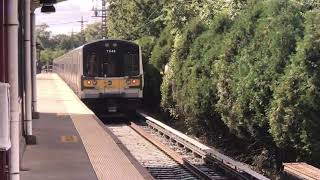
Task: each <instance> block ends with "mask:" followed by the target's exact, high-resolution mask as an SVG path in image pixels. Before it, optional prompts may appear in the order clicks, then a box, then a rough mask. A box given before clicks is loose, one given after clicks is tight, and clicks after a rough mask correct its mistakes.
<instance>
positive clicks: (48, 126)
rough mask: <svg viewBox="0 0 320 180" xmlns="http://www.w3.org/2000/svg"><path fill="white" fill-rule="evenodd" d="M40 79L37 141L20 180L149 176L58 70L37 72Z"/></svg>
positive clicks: (25, 160)
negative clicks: (60, 76) (57, 73)
mask: <svg viewBox="0 0 320 180" xmlns="http://www.w3.org/2000/svg"><path fill="white" fill-rule="evenodd" d="M37 84H38V89H37V91H38V111H39V113H40V119H39V120H34V121H33V129H34V130H33V133H34V135H36V137H37V141H38V143H37V145H34V146H27V150H26V152H25V154H24V158H23V162H22V167H23V168H25V169H30V170H29V171H25V172H21V179H22V180H51V179H52V180H53V179H54V180H58V179H66V180H73V179H75V180H82V179H83V180H90V179H99V180H109V179H117V180H118V179H128V180H129V179H130V180H134V179H137V180H138V179H145V178H146V179H150V174H148V173H146V170H145V169H144V168H142V166H140V165H139V164H137V163H136V162H135V160H133V159H132V157H130V156H129V158H128V157H127V155H126V154H125V153H124V152H123V151H122V150H121V149H123V147H122V148H121V146H120V147H119V146H118V145H117V143H118V142H115V140H114V139H113V138H112V136H111V135H110V134H109V133H108V130H107V129H105V127H104V126H103V124H101V123H100V122H99V121H98V120H97V118H96V116H95V115H94V114H93V113H92V112H91V111H90V110H89V109H88V108H87V107H86V106H85V105H84V104H83V103H82V102H81V101H80V100H79V99H78V98H77V96H76V95H75V94H74V93H73V92H72V91H71V89H70V88H69V87H68V86H67V85H66V84H65V83H64V82H63V81H62V80H61V79H60V78H59V77H58V76H57V75H56V74H40V75H38V76H37ZM120 148H121V149H120Z"/></svg>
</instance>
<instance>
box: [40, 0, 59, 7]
mask: <svg viewBox="0 0 320 180" xmlns="http://www.w3.org/2000/svg"><path fill="white" fill-rule="evenodd" d="M56 3H57V0H40V4H42V6H52V5H53V4H56Z"/></svg>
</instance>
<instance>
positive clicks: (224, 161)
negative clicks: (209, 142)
mask: <svg viewBox="0 0 320 180" xmlns="http://www.w3.org/2000/svg"><path fill="white" fill-rule="evenodd" d="M137 113H138V115H140V116H141V117H143V118H144V119H146V123H147V124H148V125H149V126H150V127H152V128H154V129H156V130H157V131H159V132H161V133H163V134H165V135H166V136H168V137H170V138H171V139H173V140H174V141H176V142H179V143H180V144H182V145H183V146H185V147H186V148H188V149H189V150H191V151H192V152H194V153H196V154H198V155H200V156H201V157H202V158H204V159H205V160H207V161H211V162H214V163H216V164H219V165H220V167H221V168H222V169H224V170H225V171H227V172H229V173H230V174H231V175H233V176H234V177H237V178H239V179H245V180H252V179H259V180H269V178H267V177H265V176H263V175H262V174H259V173H257V172H255V171H253V170H252V169H251V168H250V167H249V166H248V165H246V164H244V163H241V162H239V161H236V160H234V159H232V158H230V157H228V156H226V155H224V154H221V153H220V152H218V151H217V150H215V149H212V148H210V147H208V146H206V145H204V144H201V143H199V142H197V141H196V140H194V139H192V138H190V137H188V136H186V135H185V134H183V133H181V132H179V131H177V130H175V129H173V128H171V127H169V126H167V125H165V124H164V123H162V122H160V121H158V120H156V119H154V118H152V117H150V116H148V115H146V114H145V113H142V112H137Z"/></svg>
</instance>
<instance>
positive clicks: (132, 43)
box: [53, 38, 139, 61]
mask: <svg viewBox="0 0 320 180" xmlns="http://www.w3.org/2000/svg"><path fill="white" fill-rule="evenodd" d="M103 41H118V42H125V43H128V44H131V45H135V46H139V45H138V44H137V43H134V42H132V41H127V40H122V39H113V38H110V39H100V40H96V41H93V42H89V43H86V44H84V45H82V46H79V47H77V48H74V49H72V50H70V51H68V52H66V53H65V54H63V55H62V56H60V57H63V56H65V55H66V54H68V53H70V52H73V51H75V50H79V49H82V48H83V47H85V46H87V45H91V44H95V43H99V42H103ZM60 57H58V58H56V59H54V60H53V61H55V60H57V59H59V58H60Z"/></svg>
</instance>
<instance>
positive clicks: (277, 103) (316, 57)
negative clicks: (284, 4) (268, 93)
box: [269, 11, 320, 163]
mask: <svg viewBox="0 0 320 180" xmlns="http://www.w3.org/2000/svg"><path fill="white" fill-rule="evenodd" d="M305 19H306V20H305V23H304V27H305V33H304V37H303V39H301V40H300V41H299V42H298V47H297V52H296V53H295V54H294V55H293V56H292V57H291V62H290V65H288V66H287V67H286V69H285V74H284V76H283V77H281V79H280V81H279V84H278V85H277V87H276V88H275V93H274V94H275V95H274V101H273V102H272V108H271V110H270V111H269V119H270V126H271V129H270V132H271V134H272V136H273V137H274V140H275V142H276V143H277V145H278V146H279V147H281V148H282V149H283V150H288V149H290V150H293V152H292V151H291V153H288V152H289V151H285V152H284V154H283V156H289V157H285V158H290V155H291V156H296V155H297V156H298V157H299V158H301V159H307V160H309V161H314V162H317V163H319V160H320V134H319V133H318V131H319V129H320V119H319V117H320V67H319V65H320V31H319V29H320V11H314V12H308V13H307V14H306V17H305ZM287 153H288V154H287Z"/></svg>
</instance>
